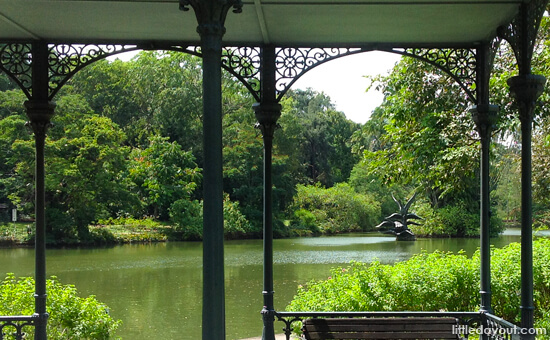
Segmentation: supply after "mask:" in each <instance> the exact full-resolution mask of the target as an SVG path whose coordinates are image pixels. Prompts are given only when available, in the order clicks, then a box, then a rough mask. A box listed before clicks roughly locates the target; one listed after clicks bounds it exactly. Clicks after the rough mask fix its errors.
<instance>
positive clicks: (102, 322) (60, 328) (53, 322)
mask: <svg viewBox="0 0 550 340" xmlns="http://www.w3.org/2000/svg"><path fill="white" fill-rule="evenodd" d="M46 289H47V291H48V304H47V305H48V309H47V311H48V313H49V314H50V317H49V319H48V324H47V332H48V338H49V339H52V340H68V339H75V340H76V339H90V340H91V339H98V340H106V339H113V338H116V337H115V336H114V333H115V331H116V329H117V328H118V327H119V326H120V324H121V321H120V320H115V319H113V318H112V317H111V316H110V315H109V308H108V307H107V306H106V305H104V304H102V303H101V302H99V301H97V299H96V298H95V297H94V296H93V295H91V296H88V297H86V298H83V297H80V296H78V292H77V290H76V288H75V287H74V286H73V285H63V284H61V283H60V282H59V281H58V280H57V278H55V277H52V278H51V279H48V280H47V283H46ZM33 312H34V280H33V279H32V278H30V277H23V278H19V279H17V278H16V277H15V276H14V275H13V274H7V276H6V278H5V279H4V280H3V281H2V282H1V283H0V315H32V314H33ZM33 331H34V330H33V329H32V328H26V329H25V332H27V334H28V337H29V338H32V334H33Z"/></svg>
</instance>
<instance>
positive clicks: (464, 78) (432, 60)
mask: <svg viewBox="0 0 550 340" xmlns="http://www.w3.org/2000/svg"><path fill="white" fill-rule="evenodd" d="M388 52H390V51H388ZM391 52H393V53H397V54H401V55H403V56H406V57H411V58H415V59H418V60H421V61H424V62H426V63H428V64H430V65H432V66H435V67H436V68H438V69H440V70H441V71H443V72H445V73H446V74H447V75H449V76H450V77H451V78H452V79H453V80H454V81H455V82H456V83H457V84H458V85H459V86H460V87H461V88H462V89H463V90H464V92H466V95H467V97H468V99H469V100H470V101H471V102H473V103H476V94H475V88H476V83H477V59H476V50H475V49H467V48H459V49H443V48H407V49H392V50H391Z"/></svg>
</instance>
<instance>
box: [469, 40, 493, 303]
mask: <svg viewBox="0 0 550 340" xmlns="http://www.w3.org/2000/svg"><path fill="white" fill-rule="evenodd" d="M493 59H494V54H492V53H491V50H490V45H489V44H483V45H482V46H480V47H479V48H478V49H477V51H476V64H477V68H476V75H477V77H476V83H477V84H476V85H477V87H476V94H477V105H476V106H474V107H473V108H472V109H471V110H470V112H471V114H472V119H473V120H474V122H475V124H476V129H477V132H478V133H479V137H480V144H481V156H480V249H479V250H480V261H481V263H480V296H481V305H480V310H481V311H482V312H488V313H492V308H491V241H490V235H491V224H490V220H491V201H490V196H489V193H490V190H489V188H490V186H489V182H490V177H489V166H490V147H491V132H492V130H493V127H494V125H495V123H496V120H497V114H498V110H499V108H498V106H496V105H490V104H489V102H490V101H489V78H490V74H491V69H492V65H493Z"/></svg>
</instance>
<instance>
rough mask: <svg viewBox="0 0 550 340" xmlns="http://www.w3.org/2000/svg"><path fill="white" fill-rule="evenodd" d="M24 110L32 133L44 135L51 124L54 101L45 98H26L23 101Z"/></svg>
mask: <svg viewBox="0 0 550 340" xmlns="http://www.w3.org/2000/svg"><path fill="white" fill-rule="evenodd" d="M24 105H25V110H26V111H27V117H28V118H29V121H28V122H27V125H29V126H30V127H31V128H32V130H33V132H34V134H35V135H37V136H45V135H46V132H47V131H48V128H49V127H50V126H51V123H50V120H51V118H52V117H53V115H54V114H55V103H54V102H51V101H47V100H28V101H26V102H25V104H24Z"/></svg>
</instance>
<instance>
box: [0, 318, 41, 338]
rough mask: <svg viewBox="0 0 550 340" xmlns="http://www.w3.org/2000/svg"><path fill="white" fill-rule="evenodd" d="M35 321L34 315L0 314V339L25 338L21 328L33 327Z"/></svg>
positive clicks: (25, 335)
mask: <svg viewBox="0 0 550 340" xmlns="http://www.w3.org/2000/svg"><path fill="white" fill-rule="evenodd" d="M35 321H36V317H35V316H27V315H18V316H0V340H23V339H27V334H26V333H25V332H24V329H23V328H25V327H34V326H35Z"/></svg>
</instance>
